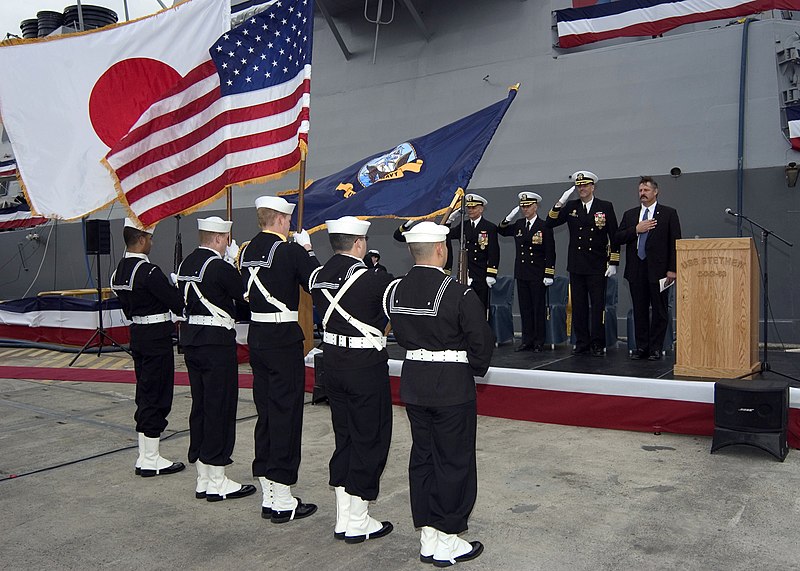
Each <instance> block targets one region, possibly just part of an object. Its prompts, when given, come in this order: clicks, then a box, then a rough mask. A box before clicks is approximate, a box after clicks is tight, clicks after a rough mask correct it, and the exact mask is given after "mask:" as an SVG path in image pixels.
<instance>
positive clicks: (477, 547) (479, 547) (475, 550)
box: [433, 541, 483, 567]
mask: <svg viewBox="0 0 800 571" xmlns="http://www.w3.org/2000/svg"><path fill="white" fill-rule="evenodd" d="M470 545H471V546H472V551H470V552H469V553H465V554H464V555H459V556H458V557H456V558H455V562H456V563H464V562H465V561H472V560H473V559H475V558H476V557H478V555H480V554H481V553H483V544H482V543H481V542H480V541H471V542H470ZM433 565H434V566H435V567H450V566H451V565H455V564H454V563H450V561H440V560H438V559H434V560H433Z"/></svg>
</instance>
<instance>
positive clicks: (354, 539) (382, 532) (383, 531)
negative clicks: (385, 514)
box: [344, 521, 394, 544]
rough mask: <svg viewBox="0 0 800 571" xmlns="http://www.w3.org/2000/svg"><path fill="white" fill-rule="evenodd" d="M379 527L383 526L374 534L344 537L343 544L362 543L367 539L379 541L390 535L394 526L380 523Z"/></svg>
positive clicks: (389, 523)
mask: <svg viewBox="0 0 800 571" xmlns="http://www.w3.org/2000/svg"><path fill="white" fill-rule="evenodd" d="M381 525H382V526H383V527H382V528H380V529H379V530H378V531H376V532H375V533H370V534H369V535H353V536H350V537H347V536H345V538H344V542H345V543H350V544H353V543H364V542H365V541H366V540H367V539H380V538H381V537H384V536H386V535H389V534H390V533H392V530H393V529H394V526H393V525H392V523H391V522H388V521H382V522H381Z"/></svg>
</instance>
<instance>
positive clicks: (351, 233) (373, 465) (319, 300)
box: [310, 216, 394, 543]
mask: <svg viewBox="0 0 800 571" xmlns="http://www.w3.org/2000/svg"><path fill="white" fill-rule="evenodd" d="M326 225H327V227H328V234H329V239H330V243H331V248H332V249H333V252H334V255H333V257H332V258H331V259H330V260H328V262H327V263H326V264H325V265H324V266H322V267H321V268H318V269H317V270H315V271H314V273H313V274H312V276H311V280H310V286H311V296H312V298H313V300H314V304H315V305H316V307H317V310H318V311H319V312H320V313H321V314H322V315H323V317H322V327H323V329H324V333H323V345H322V351H323V362H324V363H325V376H326V380H325V388H326V392H327V395H328V400H329V402H330V406H331V421H332V423H333V432H334V437H335V440H336V449H335V450H334V452H333V455H332V456H331V460H330V464H329V466H330V480H329V483H330V485H331V486H333V488H334V491H335V494H336V523H335V525H334V529H333V536H334V537H335V538H336V539H343V540H345V541H346V542H347V543H361V542H363V541H365V540H367V539H377V538H379V537H383V536H385V535H387V534H389V533H390V532H391V531H392V529H393V528H394V526H393V525H392V524H391V523H390V522H388V521H384V522H380V521H377V520H375V519H373V518H372V517H370V515H369V502H370V501H372V500H375V499H376V498H377V497H378V491H379V487H380V478H381V474H382V473H383V469H384V467H385V466H386V459H387V457H388V455H389V445H390V443H391V438H392V395H391V389H390V386H389V366H388V360H389V355H388V353H387V352H386V337H385V335H384V334H383V329H384V327H385V326H386V317H385V316H384V314H383V308H382V300H383V292H384V291H385V290H386V287H387V286H388V285H389V283H390V282H391V279H392V278H391V276H390V275H389V274H388V273H387V272H374V271H370V270H369V269H368V268H367V266H366V265H365V264H364V262H363V261H362V259H363V258H364V256H365V255H366V253H367V230H368V229H369V227H370V223H369V222H367V221H365V220H359V219H358V218H355V217H352V216H345V217H343V218H339V219H338V220H328V221H326Z"/></svg>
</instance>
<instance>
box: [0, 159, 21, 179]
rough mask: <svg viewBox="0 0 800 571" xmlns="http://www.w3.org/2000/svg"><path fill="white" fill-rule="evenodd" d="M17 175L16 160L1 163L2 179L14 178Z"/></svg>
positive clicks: (0, 172)
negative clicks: (6, 177)
mask: <svg viewBox="0 0 800 571" xmlns="http://www.w3.org/2000/svg"><path fill="white" fill-rule="evenodd" d="M15 174H17V161H16V160H15V159H6V160H2V161H0V177H4V176H14V175H15Z"/></svg>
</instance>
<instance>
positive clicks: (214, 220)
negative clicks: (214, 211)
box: [197, 216, 233, 234]
mask: <svg viewBox="0 0 800 571" xmlns="http://www.w3.org/2000/svg"><path fill="white" fill-rule="evenodd" d="M232 225H233V222H232V221H230V220H223V219H222V218H220V217H219V216H211V217H210V218H200V219H198V220H197V229H198V230H202V231H204V232H216V233H217V234H225V233H227V232H230V231H231V226H232Z"/></svg>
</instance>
